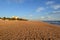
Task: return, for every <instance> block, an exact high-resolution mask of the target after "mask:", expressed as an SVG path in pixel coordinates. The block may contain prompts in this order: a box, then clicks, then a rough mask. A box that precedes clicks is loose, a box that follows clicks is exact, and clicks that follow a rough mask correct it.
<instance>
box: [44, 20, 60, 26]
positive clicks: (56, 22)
mask: <svg viewBox="0 0 60 40" xmlns="http://www.w3.org/2000/svg"><path fill="white" fill-rule="evenodd" d="M44 22H47V23H50V24H56V25H60V21H44Z"/></svg>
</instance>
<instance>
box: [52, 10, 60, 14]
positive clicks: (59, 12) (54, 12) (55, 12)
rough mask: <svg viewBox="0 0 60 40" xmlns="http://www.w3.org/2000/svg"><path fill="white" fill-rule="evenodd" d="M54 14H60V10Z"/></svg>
mask: <svg viewBox="0 0 60 40" xmlns="http://www.w3.org/2000/svg"><path fill="white" fill-rule="evenodd" d="M52 14H60V10H59V11H53V12H52Z"/></svg>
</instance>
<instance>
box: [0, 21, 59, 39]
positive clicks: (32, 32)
mask: <svg viewBox="0 0 60 40" xmlns="http://www.w3.org/2000/svg"><path fill="white" fill-rule="evenodd" d="M0 40H60V26H56V25H51V24H47V23H44V22H32V21H7V20H6V21H3V20H0Z"/></svg>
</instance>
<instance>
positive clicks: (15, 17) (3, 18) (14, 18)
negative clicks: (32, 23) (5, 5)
mask: <svg viewBox="0 0 60 40" xmlns="http://www.w3.org/2000/svg"><path fill="white" fill-rule="evenodd" d="M0 19H1V20H22V21H28V20H27V19H23V18H19V17H18V16H12V17H0Z"/></svg>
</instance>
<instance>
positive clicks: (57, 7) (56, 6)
mask: <svg viewBox="0 0 60 40" xmlns="http://www.w3.org/2000/svg"><path fill="white" fill-rule="evenodd" d="M51 7H52V8H53V9H59V8H60V5H52V6H51Z"/></svg>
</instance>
